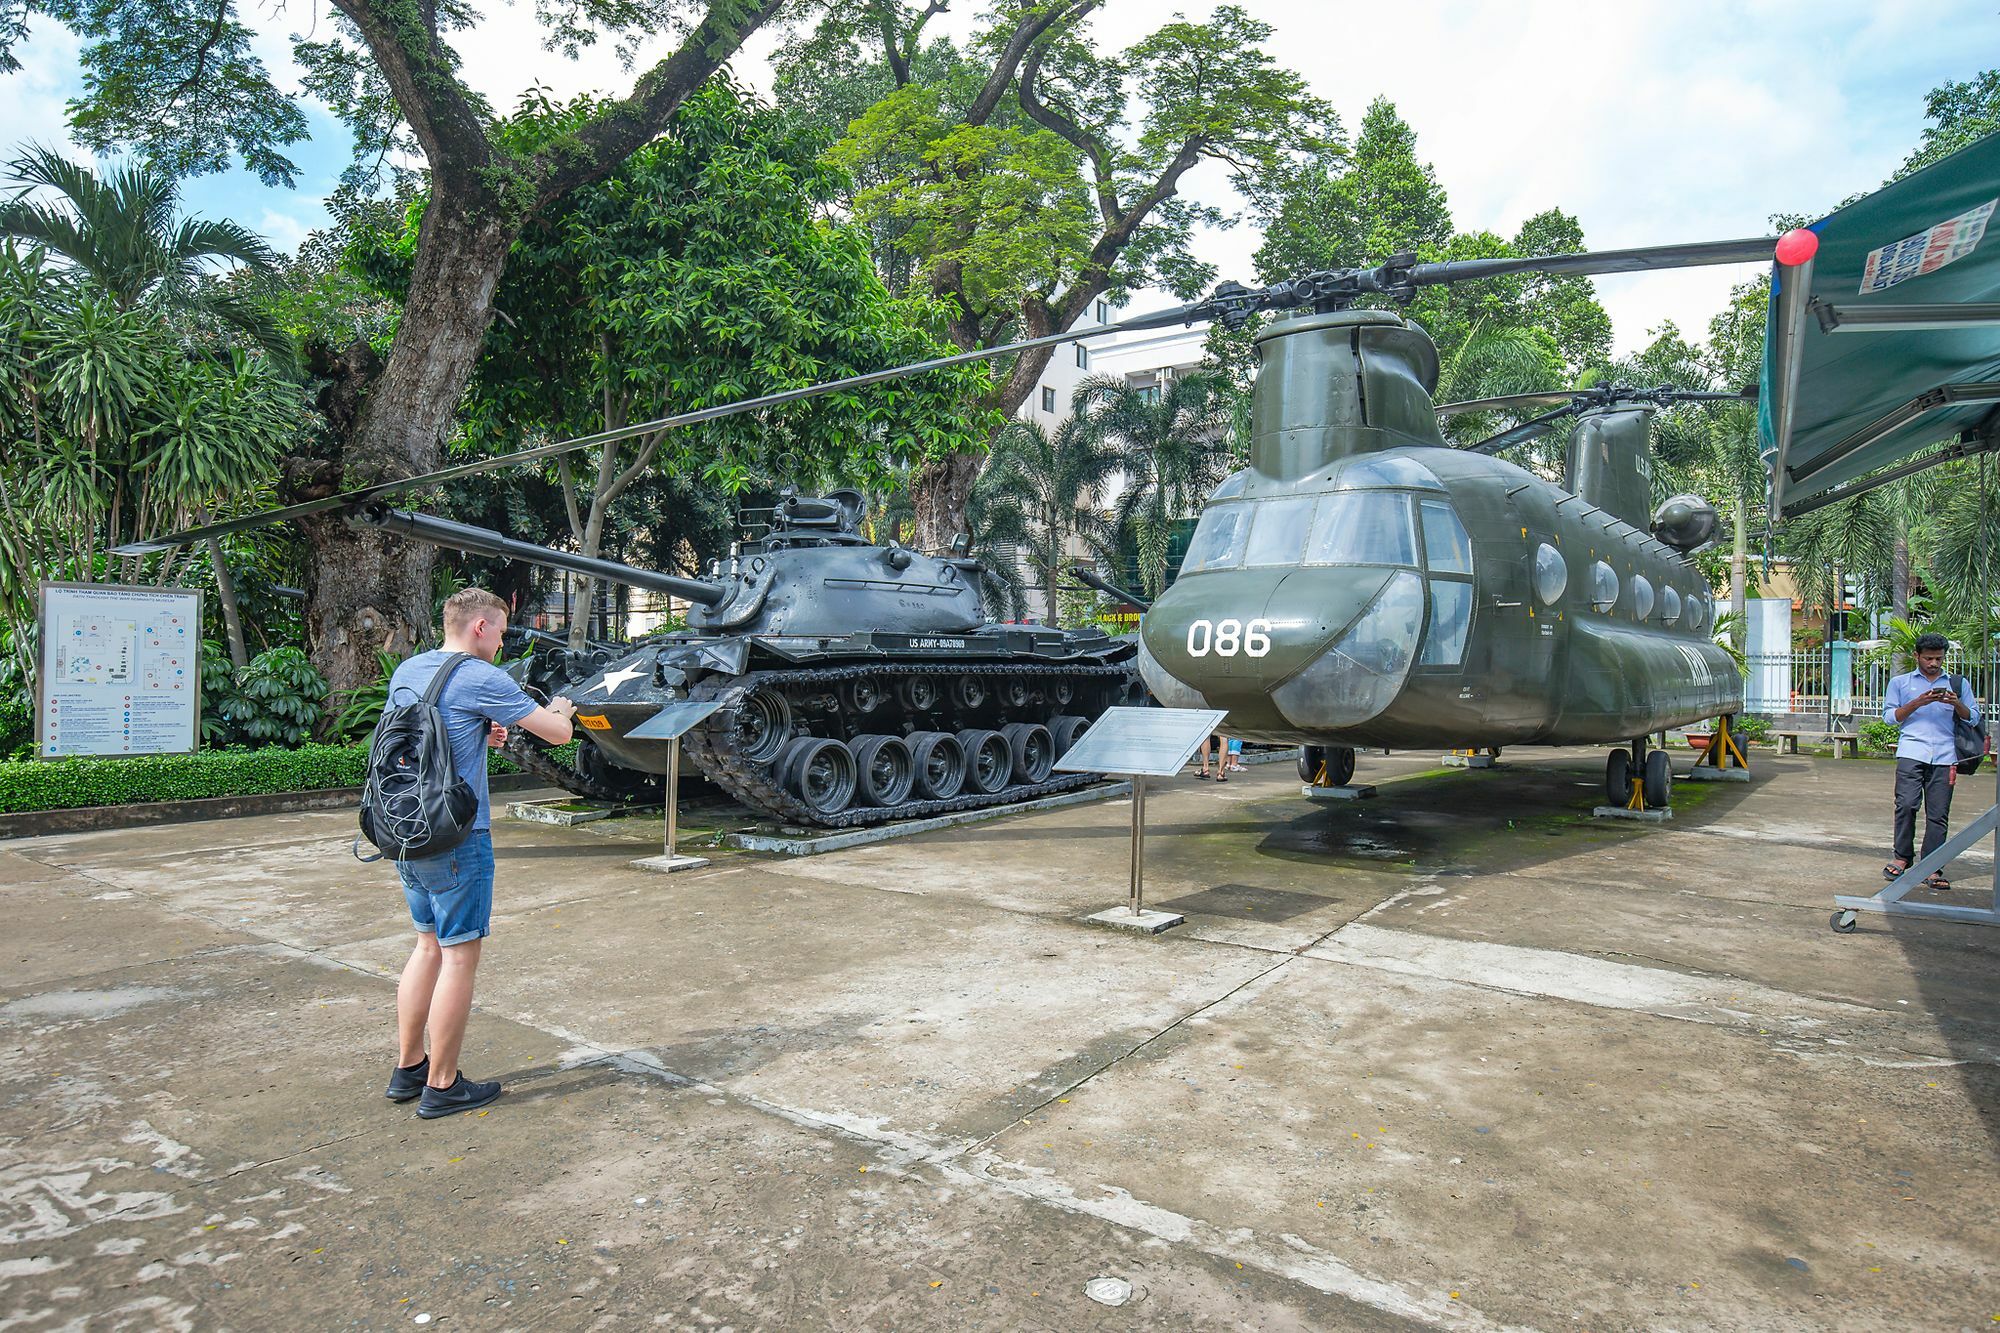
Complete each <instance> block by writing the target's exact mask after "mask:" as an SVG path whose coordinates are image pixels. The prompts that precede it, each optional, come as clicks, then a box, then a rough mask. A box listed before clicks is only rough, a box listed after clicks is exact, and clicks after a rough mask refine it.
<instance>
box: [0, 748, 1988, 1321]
mask: <svg viewBox="0 0 2000 1333" xmlns="http://www.w3.org/2000/svg"><path fill="white" fill-rule="evenodd" d="M1505 761H1506V762H1505V764H1504V765H1503V767H1501V768H1499V769H1495V770H1490V771H1467V770H1450V771H1440V770H1437V769H1436V767H1435V762H1436V761H1435V757H1434V756H1424V757H1406V756H1397V757H1395V758H1391V759H1383V758H1380V757H1375V756H1364V757H1363V760H1362V779H1363V780H1368V781H1375V782H1380V783H1383V786H1382V793H1381V796H1380V797H1379V798H1378V799H1377V800H1375V801H1372V802H1362V803H1357V804H1354V805H1343V806H1339V807H1332V808H1318V807H1310V806H1308V805H1307V804H1306V803H1305V802H1304V801H1302V800H1300V799H1299V798H1298V795H1297V778H1296V776H1295V775H1294V774H1292V773H1291V772H1290V770H1289V768H1287V767H1285V766H1278V765H1273V766H1268V767H1263V768H1258V769H1253V770H1252V771H1251V772H1249V773H1247V774H1242V775H1238V776H1237V777H1235V778H1234V779H1232V781H1231V782H1230V783H1229V784H1228V785H1226V786H1222V787H1217V786H1215V785H1213V784H1211V783H1203V782H1196V781H1195V780H1194V779H1193V778H1192V777H1187V778H1182V779H1178V780H1175V781H1172V782H1169V783H1166V784H1162V785H1161V786H1160V787H1158V788H1155V789H1154V791H1153V792H1152V793H1151V794H1150V795H1149V800H1148V812H1149V814H1150V815H1151V816H1152V818H1151V821H1150V830H1149V838H1148V851H1149V862H1148V886H1149V900H1150V901H1151V902H1152V903H1153V904H1154V905H1159V906H1164V907H1169V908H1171V909H1172V910H1175V911H1178V912H1183V913H1186V914H1187V916H1188V918H1189V920H1188V924H1187V925H1186V926H1184V927H1182V928H1180V929H1178V930H1175V931H1173V932H1171V933H1169V934H1167V935H1165V936H1162V937H1159V938H1156V939H1155V938H1144V937H1138V936H1127V935H1125V934H1123V933H1121V932H1112V931H1108V930H1104V929H1101V928H1096V927H1091V926H1086V925H1084V924H1081V923H1080V922H1079V921H1078V920H1077V918H1078V917H1079V916H1081V915H1083V914H1085V913H1087V912H1090V911H1094V910H1097V909H1098V908H1101V907H1104V906H1107V905H1110V904H1111V903H1113V902H1115V901H1117V900H1118V899H1119V898H1120V896H1121V895H1122V892H1123V887H1124V857H1125V854H1126V839H1125V818H1126V813H1127V806H1126V805H1125V803H1124V802H1122V801H1120V802H1111V803H1105V804H1101V805H1093V806H1081V807H1072V808H1068V809H1063V810H1056V811H1049V812H1044V813H1041V814H1037V815H1032V816H1021V817H1011V818H1006V819H1001V820H995V821H992V822H988V823H983V824H978V825H973V826H970V827H966V828H958V829H951V830H946V831H943V832H939V833H935V834H929V835H924V836H922V837H918V838H912V839H907V840H898V841H892V842H886V843H882V844H877V845H874V846H869V847H862V848H855V849H852V850H850V851H845V852H839V853H833V854H829V855H825V856H820V857H813V858H809V859H802V860H794V861H781V860H777V859H774V858H769V857H764V856H759V855H753V854H747V853H734V852H726V851H723V852H717V853H713V854H714V855H715V862H714V864H713V865H712V866H710V867H709V868H708V869H705V870H702V871H697V872H693V873H689V874H684V875H676V876H673V877H671V878H667V877H659V876H652V875H647V874H645V873H643V872H640V871H636V870H633V869H631V868H629V866H628V865H627V864H626V863H627V861H628V860H629V859H631V858H633V857H637V856H642V855H646V854H648V853H649V852H651V851H653V850H655V848H654V847H653V843H654V841H655V839H656V837H657V828H656V826H655V823H654V822H653V821H608V822H606V823H599V824H591V825H584V826H580V827H577V828H571V829H558V828H551V827H547V826H541V825H526V824H518V823H511V822H507V821H502V822H501V824H500V826H499V827H498V829H497V830H496V842H497V843H498V845H499V890H498V894H497V900H498V912H497V916H496V935H495V937H494V939H492V940H491V941H489V943H488V946H487V953H486V957H485V961H484V962H483V963H482V967H481V977H480V1003H479V1007H478V1009H477V1011H476V1012H475V1014H474V1017H473V1021H472V1025H471V1031H470V1034H469V1036H468V1039H467V1043H466V1050H467V1056H466V1060H467V1068H468V1072H470V1073H471V1074H473V1075H474V1076H475V1077H490V1076H498V1077H501V1078H503V1079H504V1080H505V1081H506V1083H507V1086H508V1091H507V1094H506V1095H505V1096H504V1097H503V1098H502V1099H501V1100H500V1101H499V1102H498V1103H496V1104H495V1105H494V1106H493V1107H492V1108H490V1109H489V1110H488V1111H487V1112H485V1113H483V1114H479V1115H476V1116H465V1117H456V1118H453V1119H449V1120H444V1121H438V1122H434V1123H427V1122H421V1121H418V1120H416V1119H414V1118H413V1117H412V1116H411V1114H410V1112H409V1109H408V1108H407V1107H397V1106H394V1105H392V1104H390V1103H388V1102H387V1101H385V1100H384V1099H383V1098H382V1096H381V1085H382V1083H383V1082H384V1081H385V1079H386V1076H387V1073H388V1067H389V1064H390V1062H391V1060H390V1057H391V1055H392V1054H393V1042H392V1030H391V1025H392V1015H393V1007H394V983H395V975H396V972H397V970H398V969H399V968H400V966H401V963H402V960H403V957H404V956H405V954H406V953H407V950H408V942H409V935H408V925H407V919H406V917H405V916H404V914H403V910H402V904H401V897H400V894H399V893H398V892H397V891H396V890H395V888H394V881H393V874H392V872H390V871H388V870H386V869H385V868H383V867H382V866H379V865H378V866H363V865H360V864H358V863H356V862H354V861H353V859H352V858H351V857H350V856H349V855H348V852H347V842H348V839H349V837H350V829H351V824H352V816H351V815H350V814H347V813H344V812H326V813H309V814H299V815H289V816H280V817H273V818H267V819H259V820H238V821H218V822H214V823H209V824H198V825H183V826H175V827H167V828H150V829H134V830H126V831H119V832H109V833H95V834H82V835H72V836H64V837H54V838H43V839H35V840H29V841H19V842H13V843H0V908H4V911H5V923H6V924H5V929H4V930H0V1329H12V1328H25V1329H41V1328H64V1327H78V1328H150V1327H169V1328H171V1327H180V1328H203V1329H206V1328H220V1327H230V1328H239V1327H251V1326H270V1325H273V1324H276V1325H278V1326H282V1327H366V1328H389V1327H411V1326H419V1325H420V1322H421V1325H434V1326H445V1325H455V1326H459V1327H467V1328H481V1329H484V1328H527V1327H531V1326H534V1327H558V1328H628V1327H635V1326H641V1325H645V1326H652V1325H658V1326H664V1327H675V1328H705V1327H725V1326H728V1327H735V1328H840V1329H852V1328H892V1327H893V1328H996V1329H1000V1328H1007V1329H1012V1328H1052V1329H1055V1328H1061V1329H1071V1328H1099V1327H1103V1328H1111V1327H1176V1328H1179V1327H1200V1328H1208V1327H1215V1328H1223V1327H1245V1326H1254V1327H1259V1328H1266V1327H1269V1328H1285V1327H1300V1328H1329V1327H1339V1328H1349V1327H1354V1328H1377V1327H1399V1326H1418V1325H1442V1326H1446V1327H1463V1328H1502V1327H1532V1328H1554V1327H1563V1328H1588V1329H1609V1328H1640V1327H1646V1328H1653V1327H1662V1326H1670V1327H1677V1328H1728V1329H1736V1328H1743V1329H1752V1328H1755V1329H1763V1328H1776V1327H1797V1326H1801V1325H1817V1326H1825V1327H1841V1328H1878V1327H1879V1328H1891V1327H1893V1328H1913V1327H1914V1328H1961V1327H1975V1326H1978V1327H1990V1326H1992V1323H1993V1320H1994V1319H1995V1318H1996V1316H2000V1205H1996V1203H1995V1195H1994V1190H1993V1188H1992V1182H1993V1180H1994V1178H1995V1170H1996V1166H2000V1006H1996V1005H1995V1003H1994V1001H1995V996H1996V992H2000V932H1996V931H1991V930H1983V929H1981V928H1977V927H1955V926H1944V925H1935V924H1924V925H1918V924H1916V923H1909V922H1900V921H1899V922H1895V923H1893V924H1892V923H1889V922H1886V921H1884V920H1882V919H1880V918H1870V917H1864V918H1863V923H1862V931H1861V933H1859V934H1857V935H1852V936H1845V937H1841V936H1835V935H1833V934H1832V933H1831V932H1830V931H1829V930H1828V929H1827V924H1826V921H1827V915H1828V913H1829V912H1830V911H1831V902H1830V899H1831V895H1832V894H1833V893H1834V892H1836V891H1853V890H1860V891H1866V890H1867V889H1868V888H1869V887H1871V886H1872V885H1873V884H1875V883H1879V874H1878V871H1877V867H1878V866H1879V864H1880V862H1881V859H1882V847H1881V845H1880V844H1881V841H1882V838H1883V836H1884V835H1885V834H1886V826H1887V823H1888V819H1887V813H1888V812H1887V803H1888V797H1889V782H1890V775H1891V773H1890V769H1889V768H1888V767H1887V766H1886V765H1881V764H1875V763H1869V762H1861V761H1846V762H1841V761H1834V760H1827V759H1810V758H1786V759H1777V758H1772V757H1766V756H1758V757H1757V760H1756V764H1757V780H1756V781H1755V782H1753V783H1751V784H1749V785H1747V786H1722V785H1707V786H1696V785H1693V784H1683V785H1679V786H1678V787H1677V790H1676V805H1677V809H1676V819H1675V820H1674V821H1673V822H1672V823H1671V824H1668V825H1665V826H1659V827H1640V826H1633V825H1625V824H1612V823H1608V822H1601V821H1592V820H1590V819H1589V818H1588V817H1587V811H1588V809H1589V807H1590V806H1591V805H1592V804H1594V803H1595V802H1596V801H1597V800H1598V799H1599V798H1598V795H1597V791H1598V775H1599V773H1600V772H1601V757H1600V756H1598V755H1595V754H1593V753H1586V752H1582V751H1573V752H1552V753H1537V752H1529V751H1520V752H1511V751H1510V752H1509V753H1508V754H1507V755H1506V756H1505ZM1686 762H1687V759H1686V758H1685V757H1684V756H1683V757H1681V758H1680V759H1679V763H1680V765H1681V766H1682V767H1685V765H1686ZM1986 790H1987V789H1986V784H1985V783H1984V782H1979V783H1975V784H1973V785H1972V786H1970V787H1968V788H1967V789H1966V790H1965V791H1964V792H1962V793H1961V801H1962V802H1963V806H1962V809H1961V811H1960V813H1961V814H1962V815H1969V814H1970V813H1971V812H1972V811H1973V810H1974V809H1976V808H1977V806H1978V804H1979V803H1980V802H1982V801H1983V800H1984V799H1985V795H1986ZM704 854H710V853H707V852H706V851H704ZM1991 874H1992V863H1991V859H1990V856H1988V855H1985V854H1983V853H1982V854H1979V855H1975V856H1973V857H1968V858H1967V859H1965V860H1962V861H1961V862H1960V863H1959V864H1958V866H1957V867H1956V873H1955V875H1954V879H1955V880H1956V881H1957V882H1958V883H1959V885H1960V890H1959V892H1960V893H1961V894H1962V895H1968V894H1971V895H1977V894H1984V893H1985V892H1986V891H1987V889H1988V886H1989V885H1990V883H1991ZM1100 1276H1110V1277H1118V1278H1122V1279H1124V1280H1125V1281H1127V1282H1129V1283H1130V1284H1131V1286H1132V1289H1133V1294H1132V1298H1131V1300H1130V1301H1129V1302H1128V1303H1126V1304H1124V1305H1122V1306H1120V1307H1116V1308H1112V1307H1106V1306H1103V1305H1099V1304H1096V1303H1094V1302H1092V1301H1090V1300H1088V1299H1087V1298H1086V1297H1085V1296H1084V1293H1083V1288H1084V1284H1085V1283H1086V1282H1087V1281H1089V1280H1090V1279H1091V1278H1093V1277H1100ZM424 1316H428V1318H424Z"/></svg>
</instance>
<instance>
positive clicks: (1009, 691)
mask: <svg viewBox="0 0 2000 1333" xmlns="http://www.w3.org/2000/svg"><path fill="white" fill-rule="evenodd" d="M1034 697H1035V691H1034V687H1033V686H1031V685H1029V684H1028V681H1027V677H1025V676H1007V677H1005V678H1004V679H1002V680H1001V682H1000V702H1001V703H1003V704H1005V705H1007V707H1009V708H1026V707H1027V706H1028V705H1029V704H1030V703H1031V702H1033V700H1034Z"/></svg>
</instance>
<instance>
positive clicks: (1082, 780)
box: [684, 662, 1133, 828]
mask: <svg viewBox="0 0 2000 1333" xmlns="http://www.w3.org/2000/svg"><path fill="white" fill-rule="evenodd" d="M951 675H960V676H1028V677H1041V678H1052V677H1060V676H1067V677H1069V678H1071V679H1072V680H1110V679H1115V678H1118V677H1129V676H1131V675H1133V669H1132V668H1131V667H1130V666H1129V665H1101V664H1096V663H1077V664H1070V665H1050V666H1041V665H1030V664H1016V663H1008V662H990V663H988V662H968V663H957V662H949V663H947V662H939V663H936V664H929V663H926V664H924V665H922V666H918V665H914V664H900V663H899V664H894V665H888V664H883V665H877V664H872V663H871V664H866V665H861V666H846V667H806V668H801V669H798V670H792V671H752V672H748V673H746V674H744V675H741V676H711V677H709V678H708V679H707V680H704V681H701V682H700V683H698V684H697V685H695V687H694V688H693V689H691V690H690V691H689V692H688V697H689V698H691V699H699V700H709V699H713V700H716V701H718V702H720V703H721V704H722V707H721V708H720V709H718V710H717V711H716V713H715V715H714V716H713V717H712V718H711V719H710V720H709V721H707V722H705V723H703V724H702V725H701V726H699V727H696V728H695V729H694V730H693V731H691V732H689V733H688V735H687V737H686V738H685V741H684V744H686V746H687V748H688V757H689V758H690V759H692V760H694V762H695V764H696V765H697V766H698V767H699V768H700V769H701V771H702V772H703V773H705V774H706V775H707V776H708V777H709V779H710V780H711V781H713V782H714V783H715V784H716V785H717V786H719V787H721V788H722V789H723V790H724V791H726V792H728V793H729V794H730V795H731V796H733V797H735V798H736V799H737V800H739V801H741V802H742V803H743V804H744V805H747V806H749V807H750V808H751V809H753V810H761V811H765V812H767V813H768V814H770V815H772V816H774V817H776V818H778V819H781V820H784V821H786V822H788V823H793V824H805V825H813V826H818V827H822V828H858V827H864V826H866V825H870V824H883V823H887V822H888V821H890V820H892V819H910V818H914V817H920V816H925V815H942V814H950V813H952V812H955V811H959V810H976V809H979V808H980V807H982V806H989V805H1008V804H1011V803H1013V802H1015V801H1023V800H1033V799H1034V798H1036V797H1038V796H1050V795H1054V794H1055V793H1057V792H1065V791H1074V790H1076V789H1077V788H1079V787H1086V786H1089V785H1090V784H1091V783H1093V782H1096V781H1097V780H1098V778H1097V776H1096V775H1095V774H1091V773H1065V774H1062V775H1060V776H1053V777H1050V778H1048V779H1047V780H1045V781H1042V782H1034V783H1021V784H1018V785H1015V786H1009V787H1003V788H1001V789H1000V790H999V791H997V792H993V793H991V794H978V793H961V794H960V795H957V796H953V797H950V798H948V799H945V800H910V801H904V802H903V803H902V804H900V805H890V806H863V805H852V806H849V807H848V808H847V809H845V810H842V811H839V812H838V813H836V814H832V815H826V814H821V813H819V812H817V811H815V810H814V809H813V808H812V807H811V806H809V805H807V804H806V803H805V802H804V801H801V800H800V799H799V798H798V797H796V796H794V795H792V793H791V792H789V791H786V790H785V788H784V787H783V786H782V785H781V784H780V783H779V782H778V779H777V776H776V775H775V774H774V773H773V772H772V771H771V763H770V762H766V763H757V762H754V761H751V760H748V759H745V758H744V757H743V756H742V755H741V754H739V753H737V752H736V750H735V748H734V746H733V744H732V737H731V735H730V728H731V726H732V721H731V713H732V709H733V706H734V705H736V704H738V703H740V702H741V701H742V700H743V699H744V698H745V697H747V696H748V695H749V694H750V693H751V692H752V691H754V690H757V689H760V688H763V687H766V686H775V687H780V688H782V687H784V686H788V685H813V686H826V685H838V684H839V683H841V682H842V681H849V680H856V679H860V678H862V677H875V678H877V679H880V680H882V681H883V682H884V683H885V684H887V683H892V682H894V681H895V680H897V679H899V678H902V677H907V676H951ZM1023 720H1025V719H1023ZM836 739H844V738H836Z"/></svg>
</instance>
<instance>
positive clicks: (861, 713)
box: [840, 676, 882, 717]
mask: <svg viewBox="0 0 2000 1333" xmlns="http://www.w3.org/2000/svg"><path fill="white" fill-rule="evenodd" d="M840 702H841V703H842V704H843V705H845V706H846V708H847V710H848V711H849V712H850V713H853V714H854V715H855V716H856V717H867V716H868V715H869V714H870V713H872V712H874V711H875V710H876V709H878V708H880V707H881V706H882V687H881V685H880V684H878V683H877V682H875V681H874V680H871V679H870V678H869V677H867V676H862V677H860V678H859V679H856V680H850V681H848V682H847V683H846V684H844V685H842V686H841V687H840Z"/></svg>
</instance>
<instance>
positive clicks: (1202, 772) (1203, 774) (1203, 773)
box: [1195, 768, 1208, 782]
mask: <svg viewBox="0 0 2000 1333" xmlns="http://www.w3.org/2000/svg"><path fill="white" fill-rule="evenodd" d="M1195 776H1196V777H1198V778H1200V779H1201V780H1202V781H1203V782H1206V781H1208V770H1207V769H1205V768H1202V769H1196V770H1195Z"/></svg>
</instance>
